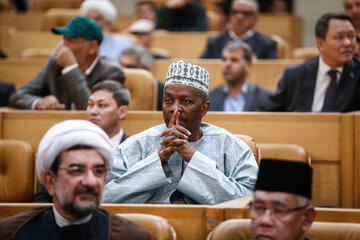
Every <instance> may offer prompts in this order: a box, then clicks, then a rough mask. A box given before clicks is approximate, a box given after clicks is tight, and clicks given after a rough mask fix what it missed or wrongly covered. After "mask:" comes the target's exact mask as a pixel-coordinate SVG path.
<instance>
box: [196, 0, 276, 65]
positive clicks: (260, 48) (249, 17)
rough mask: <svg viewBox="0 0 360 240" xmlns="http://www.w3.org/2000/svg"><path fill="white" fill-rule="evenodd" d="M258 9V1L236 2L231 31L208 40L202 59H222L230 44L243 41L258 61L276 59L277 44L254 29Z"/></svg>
mask: <svg viewBox="0 0 360 240" xmlns="http://www.w3.org/2000/svg"><path fill="white" fill-rule="evenodd" d="M258 8H259V7H258V3H257V1H256V0H234V1H233V2H232V3H231V8H230V18H229V24H228V25H229V29H228V30H227V31H225V32H222V33H220V34H219V35H216V36H214V37H210V38H209V39H208V42H207V45H206V48H205V51H204V53H203V55H202V56H201V58H221V54H222V50H223V48H224V46H225V45H226V44H227V43H228V42H230V41H234V40H241V41H244V42H246V43H247V44H249V45H250V47H251V49H252V51H253V52H254V54H255V55H256V57H257V58H258V59H276V58H277V53H276V51H277V47H276V42H275V41H274V40H272V39H271V38H270V37H268V36H265V35H263V34H261V33H258V32H256V31H255V30H254V29H253V28H254V26H255V23H256V20H257V15H258V13H259V12H258Z"/></svg>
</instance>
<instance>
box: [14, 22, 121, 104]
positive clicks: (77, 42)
mask: <svg viewBox="0 0 360 240" xmlns="http://www.w3.org/2000/svg"><path fill="white" fill-rule="evenodd" d="M52 32H53V33H55V34H62V35H63V42H62V43H61V44H59V45H58V46H57V47H56V48H55V50H54V53H53V54H52V56H50V58H49V60H48V62H47V63H46V64H45V66H44V67H43V69H42V70H41V71H40V73H39V74H38V75H37V76H36V77H35V78H34V79H33V80H32V81H30V82H29V83H27V84H26V85H25V86H23V87H22V88H20V89H19V90H18V91H16V92H15V93H14V94H13V95H12V96H11V98H10V106H11V107H15V108H23V109H36V110H57V109H58V110H63V109H77V110H85V109H86V107H87V101H88V98H89V96H90V88H91V87H92V86H93V85H95V84H96V83H98V82H100V81H103V80H106V79H110V80H115V81H118V82H120V83H123V82H124V80H125V76H124V72H123V71H122V67H121V66H120V64H119V63H117V62H116V61H115V60H110V59H107V58H101V57H99V56H98V49H99V45H100V43H101V41H102V39H103V35H102V33H101V29H100V27H99V25H98V23H97V22H96V21H95V20H93V19H91V18H87V17H75V18H73V19H72V21H71V22H70V23H69V24H68V25H67V26H65V27H56V28H53V29H52Z"/></svg>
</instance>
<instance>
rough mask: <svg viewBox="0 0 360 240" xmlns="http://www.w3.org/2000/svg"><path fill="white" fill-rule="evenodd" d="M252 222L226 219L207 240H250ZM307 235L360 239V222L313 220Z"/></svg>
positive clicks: (336, 239)
mask: <svg viewBox="0 0 360 240" xmlns="http://www.w3.org/2000/svg"><path fill="white" fill-rule="evenodd" d="M250 224H251V220H250V219H231V220H227V221H224V222H222V223H221V224H219V225H218V226H217V227H216V228H215V229H213V230H212V231H211V232H210V233H209V235H208V237H207V240H220V239H221V240H226V239H231V240H248V239H249V238H250ZM305 236H308V237H310V238H313V239H317V240H321V239H327V240H340V239H341V240H357V239H360V224H358V223H337V222H313V224H312V226H311V228H310V229H309V231H308V232H306V233H305Z"/></svg>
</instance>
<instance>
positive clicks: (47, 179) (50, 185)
mask: <svg viewBox="0 0 360 240" xmlns="http://www.w3.org/2000/svg"><path fill="white" fill-rule="evenodd" d="M55 177H56V176H55V173H54V172H53V171H51V170H46V171H45V172H43V174H42V176H41V179H42V181H43V183H44V186H45V188H46V189H47V190H48V192H49V194H50V196H53V195H54V194H55Z"/></svg>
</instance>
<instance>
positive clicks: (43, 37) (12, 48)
mask: <svg viewBox="0 0 360 240" xmlns="http://www.w3.org/2000/svg"><path fill="white" fill-rule="evenodd" d="M61 39H62V36H61V35H57V34H53V33H51V32H41V31H16V32H14V33H11V34H9V36H8V45H7V49H8V51H9V55H10V57H18V56H20V53H21V51H22V50H24V49H27V48H55V47H56V45H57V44H59V43H60V40H61Z"/></svg>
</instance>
